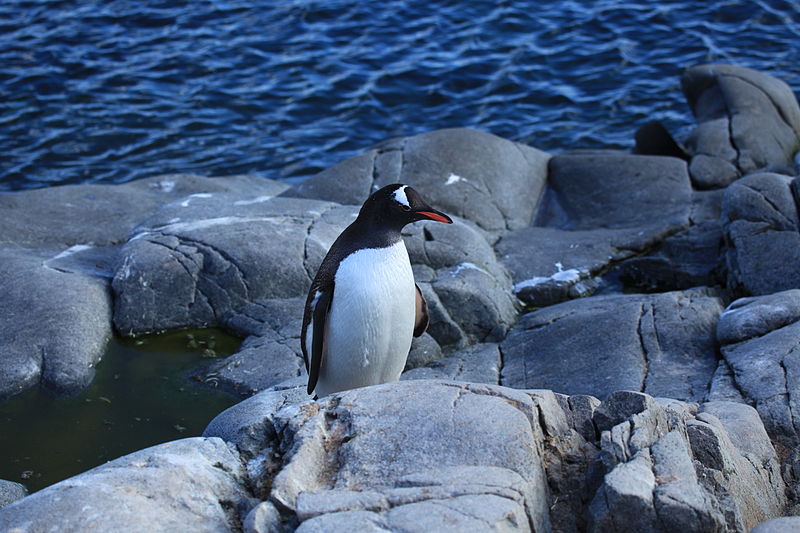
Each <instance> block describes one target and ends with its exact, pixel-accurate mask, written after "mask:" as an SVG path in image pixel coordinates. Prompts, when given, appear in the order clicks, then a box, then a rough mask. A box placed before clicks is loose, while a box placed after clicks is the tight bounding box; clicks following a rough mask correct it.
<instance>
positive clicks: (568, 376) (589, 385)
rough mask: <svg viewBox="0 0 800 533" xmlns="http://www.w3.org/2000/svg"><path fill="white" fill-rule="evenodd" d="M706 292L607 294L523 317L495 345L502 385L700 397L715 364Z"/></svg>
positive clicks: (710, 299)
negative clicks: (500, 355)
mask: <svg viewBox="0 0 800 533" xmlns="http://www.w3.org/2000/svg"><path fill="white" fill-rule="evenodd" d="M721 311H722V301H721V299H720V298H719V297H718V296H717V295H715V294H714V293H712V292H707V291H703V290H693V291H685V292H671V293H664V294H655V295H633V294H632V295H612V296H595V297H592V298H587V299H581V300H573V301H570V302H564V303H561V304H558V305H554V306H551V307H546V308H543V309H539V310H537V311H534V312H532V313H528V314H526V315H523V316H522V317H521V318H520V320H519V322H518V323H517V325H516V326H515V327H514V329H512V331H511V332H510V333H509V335H508V336H507V337H506V339H505V340H504V341H503V342H502V343H501V345H500V349H501V351H502V353H503V355H504V361H505V365H504V367H503V371H502V384H503V385H506V386H510V387H515V388H549V389H553V390H555V391H557V392H560V393H564V394H589V395H592V396H596V397H598V398H600V399H603V398H605V397H606V396H607V395H608V394H610V393H611V392H613V391H615V390H633V391H643V392H647V393H648V394H653V395H659V396H667V397H671V398H676V399H681V400H689V401H700V400H702V399H704V397H705V394H706V391H707V389H708V384H709V382H710V380H711V377H712V375H713V374H714V371H715V369H716V367H717V358H716V346H715V339H714V331H715V328H716V321H717V317H718V316H719V314H720V313H721Z"/></svg>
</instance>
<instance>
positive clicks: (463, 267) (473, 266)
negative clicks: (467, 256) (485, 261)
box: [451, 262, 488, 276]
mask: <svg viewBox="0 0 800 533" xmlns="http://www.w3.org/2000/svg"><path fill="white" fill-rule="evenodd" d="M467 269H471V270H477V271H478V272H483V273H484V274H488V272H486V271H485V270H484V269H482V268H481V267H479V266H478V265H476V264H475V263H469V262H466V263H460V264H458V265H456V267H455V268H454V269H453V271H452V272H451V274H452V275H454V276H458V275H459V274H460V273H461V271H462V270H467Z"/></svg>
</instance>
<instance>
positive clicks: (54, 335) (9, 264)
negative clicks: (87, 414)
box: [0, 244, 111, 400]
mask: <svg viewBox="0 0 800 533" xmlns="http://www.w3.org/2000/svg"><path fill="white" fill-rule="evenodd" d="M69 253H70V252H69V249H68V250H67V251H61V250H59V249H55V250H54V249H52V248H39V247H30V246H25V247H23V246H20V245H8V244H6V245H2V246H0V279H2V280H3V283H2V285H0V300H2V301H3V306H4V309H5V312H4V313H3V314H0V331H3V332H4V335H3V336H4V342H3V345H2V346H0V359H2V361H3V364H2V365H0V400H5V399H7V398H9V397H11V396H13V395H15V394H19V393H21V392H23V391H24V390H26V389H28V388H29V387H32V386H34V385H36V384H38V383H41V384H42V386H43V387H44V388H45V389H47V390H48V391H50V392H52V393H54V394H74V393H77V392H79V391H81V390H82V389H83V388H85V387H86V386H87V385H88V384H89V383H90V382H91V380H92V378H93V377H94V372H95V368H94V367H95V364H96V363H97V362H98V361H99V360H100V358H101V357H102V355H103V353H104V351H105V348H106V343H107V341H108V339H109V338H110V337H111V299H110V295H109V294H108V289H107V282H106V281H105V280H103V279H101V278H97V277H94V276H91V275H87V274H84V273H82V272H70V271H67V270H62V269H61V268H60V267H58V266H56V265H54V264H53V261H55V258H57V257H59V256H61V255H62V254H69Z"/></svg>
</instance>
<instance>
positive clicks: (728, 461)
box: [588, 392, 786, 532]
mask: <svg viewBox="0 0 800 533" xmlns="http://www.w3.org/2000/svg"><path fill="white" fill-rule="evenodd" d="M601 413H603V416H605V418H604V419H602V420H605V421H604V422H601V418H599V417H600V415H601ZM715 413H716V414H719V415H720V416H721V417H722V418H718V417H717V416H715ZM626 415H627V416H626ZM595 420H596V421H597V422H598V428H606V429H603V430H602V433H601V439H600V446H601V448H602V450H603V451H602V457H603V463H604V468H605V471H606V473H605V476H604V479H603V482H602V484H601V486H600V488H599V489H598V490H597V492H596V494H595V496H594V498H593V500H592V502H591V504H590V505H589V528H588V530H589V531H628V530H631V529H635V530H637V531H664V532H668V531H748V530H749V528H751V527H752V526H754V525H755V524H757V523H759V522H761V521H763V520H765V519H768V518H771V517H774V516H779V515H780V514H781V513H782V511H783V509H784V506H785V505H786V498H785V495H784V485H783V482H782V480H781V478H780V475H779V473H778V472H779V466H778V460H777V456H776V454H775V450H774V449H773V448H772V446H771V444H770V442H769V439H768V438H767V436H766V433H765V432H764V429H763V426H762V425H761V423H760V420H759V419H758V416H757V415H755V413H754V412H753V410H752V408H750V407H748V406H746V405H742V404H737V403H725V402H717V403H711V404H704V405H703V406H702V408H701V409H700V411H699V412H698V411H697V410H696V405H692V404H682V403H681V402H676V401H674V400H668V401H655V400H653V399H652V398H650V397H647V396H645V395H642V394H641V393H635V392H616V393H614V394H612V395H611V396H609V398H608V399H607V400H606V401H605V402H603V404H601V406H600V407H598V409H597V410H596V411H595ZM723 420H724V421H723ZM745 479H746V480H747V481H746V482H742V480H745Z"/></svg>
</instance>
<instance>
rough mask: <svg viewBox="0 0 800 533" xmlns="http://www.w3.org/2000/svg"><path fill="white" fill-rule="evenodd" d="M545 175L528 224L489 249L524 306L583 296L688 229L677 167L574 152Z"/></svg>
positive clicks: (684, 178) (667, 161)
mask: <svg viewBox="0 0 800 533" xmlns="http://www.w3.org/2000/svg"><path fill="white" fill-rule="evenodd" d="M549 169H550V173H549V176H548V187H547V190H546V192H545V194H544V197H543V201H542V204H541V205H540V207H539V210H538V213H537V218H536V224H535V225H534V226H532V227H527V228H521V229H517V230H515V231H511V232H509V233H507V234H506V235H505V236H503V238H502V239H501V240H500V241H499V242H498V243H497V246H496V248H497V252H498V254H499V256H500V258H501V261H502V262H503V264H504V265H505V266H506V267H507V268H508V270H509V272H510V274H511V276H512V279H513V281H514V284H515V285H514V288H515V293H516V295H517V296H518V297H519V298H520V299H521V300H522V301H523V302H525V303H527V304H530V305H535V306H542V305H549V304H552V303H557V302H559V301H563V300H566V299H569V298H575V297H579V296H586V295H588V294H591V292H593V290H594V289H595V288H596V287H597V283H596V282H594V281H593V280H592V278H593V277H595V276H596V275H598V274H599V273H600V272H602V271H605V270H607V269H608V268H609V266H611V265H613V264H614V263H617V262H619V261H622V260H624V259H627V258H630V257H632V256H634V255H637V254H641V253H642V252H644V251H646V250H647V249H648V248H651V247H652V246H653V245H654V244H656V243H658V242H660V241H661V240H663V239H664V238H665V237H667V236H668V235H670V234H672V233H675V232H676V231H678V230H681V229H683V228H686V227H688V225H689V216H690V213H691V209H692V202H691V199H692V191H691V185H690V182H689V175H688V173H687V170H686V164H685V162H683V161H682V160H680V159H677V158H672V157H660V156H644V155H631V154H625V153H620V152H613V151H576V152H566V153H563V154H559V155H556V156H554V157H553V158H552V159H551V160H550V165H549Z"/></svg>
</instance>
